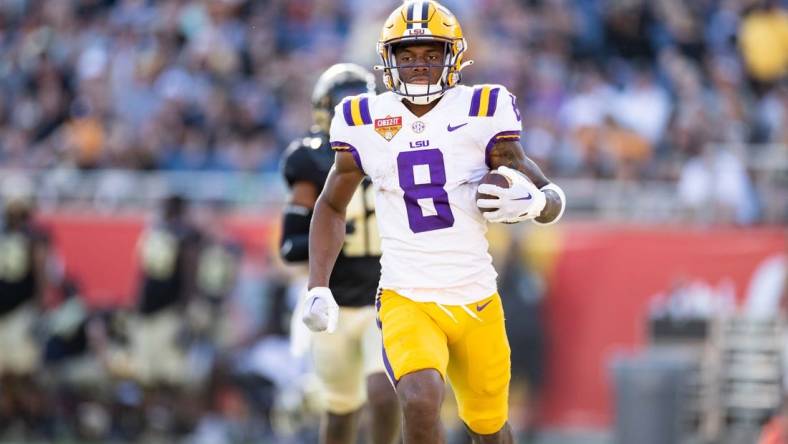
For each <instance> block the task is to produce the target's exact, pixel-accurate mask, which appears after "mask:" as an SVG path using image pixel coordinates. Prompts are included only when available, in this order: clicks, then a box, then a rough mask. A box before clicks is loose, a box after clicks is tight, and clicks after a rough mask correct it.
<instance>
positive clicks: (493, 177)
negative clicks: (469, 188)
mask: <svg viewBox="0 0 788 444" xmlns="http://www.w3.org/2000/svg"><path fill="white" fill-rule="evenodd" d="M483 183H489V184H492V185H497V186H499V187H501V188H509V187H510V186H512V184H511V183H509V179H507V178H506V176H504V175H502V174H498V173H496V172H494V171H490V172H489V173H487V174H485V175H484V177H482V179H481V180H480V181H479V185H481V184H483ZM497 198H498V197H497V196H491V195H489V194H482V193H480V192H479V191H476V200H479V199H497ZM479 211H481V212H482V213H484V212H487V211H493V210H492V209H490V208H479Z"/></svg>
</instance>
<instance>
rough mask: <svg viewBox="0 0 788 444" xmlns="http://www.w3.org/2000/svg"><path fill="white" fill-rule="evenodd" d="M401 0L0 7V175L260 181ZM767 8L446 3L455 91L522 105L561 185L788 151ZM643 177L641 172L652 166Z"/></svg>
mask: <svg viewBox="0 0 788 444" xmlns="http://www.w3.org/2000/svg"><path fill="white" fill-rule="evenodd" d="M396 3H397V2H396V1H382V2H365V1H363V0H344V1H337V0H288V1H284V0H262V1H248V0H215V1H214V0H172V1H166V2H163V1H158V2H157V1H149V0H63V1H56V2H52V1H44V0H7V1H4V2H2V3H1V4H0V48H2V52H1V53H0V54H1V55H0V73H1V74H0V92H2V94H0V98H1V99H2V100H0V165H3V166H30V167H46V168H54V167H76V168H86V169H90V168H110V167H112V168H133V169H179V170H182V169H189V170H191V169H196V170H205V169H210V170H248V171H272V170H275V169H276V167H277V161H278V157H279V154H280V153H281V151H282V148H283V147H284V146H286V145H287V142H288V141H289V140H290V139H291V138H292V137H294V136H297V135H299V134H300V133H301V132H303V131H304V129H305V127H306V126H308V124H309V122H310V105H309V100H308V98H309V92H310V89H311V86H312V84H313V81H314V80H315V78H316V77H317V75H318V74H319V73H320V71H321V69H323V68H325V67H327V66H329V65H330V64H332V63H335V62H338V61H354V62H359V63H361V64H363V65H365V66H371V65H373V64H375V63H377V60H376V57H377V56H376V54H375V41H376V39H377V34H378V32H379V26H380V24H381V22H382V20H383V18H384V17H385V16H386V15H387V14H388V12H389V11H390V10H391V9H392V8H393V6H395V5H396ZM782 3H783V5H781V2H780V1H777V0H698V1H693V2H684V1H681V0H657V1H645V0H519V1H518V0H481V1H479V0H473V1H472V0H447V1H446V2H445V4H446V5H447V6H448V7H450V8H451V9H453V11H454V12H455V14H457V15H458V17H459V18H460V20H461V22H462V24H463V27H464V30H465V34H466V37H467V39H468V41H469V44H470V50H469V54H468V57H469V58H471V59H474V60H476V62H477V63H476V65H474V66H473V67H471V68H469V69H468V70H467V71H466V73H465V74H466V77H465V81H466V82H469V83H473V82H484V83H502V84H504V85H506V86H507V87H508V88H509V89H510V90H512V91H513V92H514V93H516V95H517V96H518V97H519V106H520V108H521V111H522V112H523V115H524V116H525V119H524V122H525V136H526V137H525V144H524V145H525V146H526V147H527V149H528V152H529V154H531V155H532V156H533V157H535V158H536V159H538V160H540V161H542V162H543V163H544V165H545V166H546V167H549V169H550V170H551V171H554V172H557V173H559V174H564V175H569V174H573V175H576V174H582V175H591V176H601V177H618V178H633V177H634V178H638V177H643V178H651V177H671V176H675V175H676V174H677V171H675V170H672V169H670V168H669V167H670V166H671V165H673V163H671V162H669V160H673V159H675V158H679V159H686V158H688V157H691V156H694V155H696V154H697V153H698V152H699V151H701V150H702V149H703V147H704V146H705V145H706V143H708V142H719V143H742V142H744V143H749V142H752V143H785V142H786V141H788V132H786V130H785V128H788V114H787V113H786V101H787V100H788V92H787V90H786V84H785V81H784V80H785V75H786V68H787V67H788V49H786V46H788V43H787V40H788V36H787V35H788V16H787V15H786V11H785V9H784V8H783V6H784V2H782ZM655 160H656V161H655Z"/></svg>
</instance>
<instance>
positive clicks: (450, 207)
mask: <svg viewBox="0 0 788 444" xmlns="http://www.w3.org/2000/svg"><path fill="white" fill-rule="evenodd" d="M401 99H402V98H401V97H400V96H398V95H396V94H394V93H391V92H387V93H384V94H381V95H377V96H374V95H366V94H364V95H360V96H354V97H349V98H346V99H345V100H344V101H343V102H342V103H340V104H339V105H337V107H336V109H335V114H334V118H333V121H332V122H331V131H330V133H331V145H332V147H333V148H334V149H335V150H337V151H343V150H344V151H350V152H351V153H352V154H353V157H354V159H355V160H356V163H357V164H358V166H359V167H360V168H361V169H362V170H363V171H364V173H365V174H367V175H368V176H369V177H370V178H371V179H372V183H373V186H374V189H375V208H376V212H377V220H378V227H379V231H380V238H381V242H382V250H383V256H382V258H381V266H382V270H381V281H380V287H381V288H386V289H391V290H394V291H396V292H398V293H400V294H401V295H403V296H405V297H408V298H411V299H413V300H417V301H421V302H438V303H442V304H448V305H458V304H468V303H472V302H475V301H478V300H480V299H483V298H485V297H488V296H490V295H491V294H493V293H494V292H495V291H496V289H497V286H496V277H497V273H496V272H495V270H494V269H493V266H492V258H491V257H490V255H489V253H488V252H487V248H488V245H487V239H486V238H485V233H486V231H487V226H486V222H485V219H484V218H483V217H482V215H481V212H480V211H479V209H478V208H477V207H476V187H477V185H478V182H479V180H480V179H481V177H482V176H484V175H485V174H486V173H487V172H488V171H489V169H490V168H489V154H490V150H491V148H492V146H493V144H494V143H495V142H497V141H499V140H519V138H520V131H521V129H522V124H521V122H520V115H519V112H518V111H517V107H516V104H515V97H514V96H513V95H512V94H510V93H509V91H507V90H506V88H504V87H502V86H500V85H478V86H474V87H469V86H462V85H460V86H457V87H454V88H452V89H450V90H449V91H447V92H446V93H445V94H444V95H443V98H441V100H440V101H439V102H438V104H437V105H436V106H435V107H434V108H433V109H432V110H430V111H429V112H428V113H427V114H425V115H423V116H421V117H416V116H415V115H414V114H412V113H411V112H410V111H409V110H408V108H406V107H405V105H404V104H403V103H402V101H401Z"/></svg>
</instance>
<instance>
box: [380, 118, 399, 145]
mask: <svg viewBox="0 0 788 444" xmlns="http://www.w3.org/2000/svg"><path fill="white" fill-rule="evenodd" d="M401 129H402V117H400V116H397V117H391V116H386V117H385V118H384V119H375V131H377V132H378V134H380V135H381V136H383V138H384V139H386V140H387V141H391V139H393V138H394V136H396V135H397V133H398V132H399V130H401Z"/></svg>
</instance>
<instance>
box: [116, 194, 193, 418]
mask: <svg viewBox="0 0 788 444" xmlns="http://www.w3.org/2000/svg"><path fill="white" fill-rule="evenodd" d="M200 239H201V236H200V233H199V231H198V230H197V228H196V227H195V224H194V223H193V222H192V221H191V218H190V215H189V212H188V208H187V203H186V201H185V200H184V198H182V197H181V196H177V195H176V196H171V197H169V198H167V199H166V200H165V201H164V203H163V208H162V214H161V215H160V217H159V219H158V220H157V221H156V222H155V223H153V224H152V225H150V226H149V227H148V228H146V229H145V231H143V233H142V235H141V237H140V239H139V242H138V244H137V247H138V250H137V254H138V259H139V264H140V270H141V275H140V294H139V300H138V305H137V314H136V317H135V318H134V319H133V321H132V322H131V324H130V327H131V328H130V331H129V339H130V345H131V354H132V357H131V361H132V369H133V373H134V375H135V377H136V379H137V380H138V381H139V382H140V383H141V384H142V385H143V386H144V387H145V389H146V396H145V398H146V399H145V404H146V405H147V406H148V407H151V408H150V409H148V410H149V411H154V412H160V413H166V414H167V415H170V414H173V413H176V414H177V412H175V411H174V409H172V408H168V406H167V404H169V403H172V402H176V398H177V397H178V396H180V395H181V394H182V393H183V389H184V388H185V386H186V385H187V384H189V383H190V382H191V381H190V376H191V372H190V368H189V366H188V365H187V361H186V349H185V344H184V343H183V338H184V335H183V333H184V328H185V322H184V320H185V313H186V306H187V304H188V302H189V300H190V299H192V297H193V296H194V293H195V292H196V288H195V287H196V269H197V261H198V257H199V256H198V255H199V247H200ZM161 404H164V408H163V409H161V408H159V409H155V408H154V407H156V406H158V405H161ZM172 421H174V418H171V417H167V418H156V420H155V421H154V420H151V421H150V422H151V423H156V424H162V425H161V426H160V428H162V429H167V428H170V424H171V423H172ZM163 424H166V425H163Z"/></svg>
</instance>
